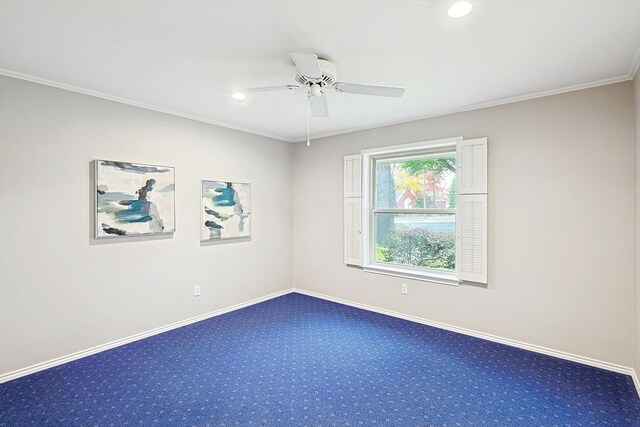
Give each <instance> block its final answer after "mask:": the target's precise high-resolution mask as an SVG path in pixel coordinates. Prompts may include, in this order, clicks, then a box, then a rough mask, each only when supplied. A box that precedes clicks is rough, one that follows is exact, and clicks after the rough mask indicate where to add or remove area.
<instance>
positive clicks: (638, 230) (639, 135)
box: [633, 72, 640, 378]
mask: <svg viewBox="0 0 640 427" xmlns="http://www.w3.org/2000/svg"><path fill="white" fill-rule="evenodd" d="M633 93H634V101H635V129H634V139H635V199H634V208H635V209H634V212H635V239H636V240H635V242H636V243H635V278H634V279H635V280H634V282H635V324H634V330H633V342H634V354H635V357H634V365H633V368H634V369H635V371H636V375H637V376H638V377H639V378H640V72H637V73H636V77H635V79H634V80H633Z"/></svg>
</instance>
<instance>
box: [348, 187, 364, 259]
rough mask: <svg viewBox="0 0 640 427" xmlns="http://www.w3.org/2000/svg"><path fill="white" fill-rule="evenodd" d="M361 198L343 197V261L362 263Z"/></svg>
mask: <svg viewBox="0 0 640 427" xmlns="http://www.w3.org/2000/svg"><path fill="white" fill-rule="evenodd" d="M361 209H362V199H361V198H360V197H345V199H344V263H345V264H349V265H362V232H361V221H362V210H361Z"/></svg>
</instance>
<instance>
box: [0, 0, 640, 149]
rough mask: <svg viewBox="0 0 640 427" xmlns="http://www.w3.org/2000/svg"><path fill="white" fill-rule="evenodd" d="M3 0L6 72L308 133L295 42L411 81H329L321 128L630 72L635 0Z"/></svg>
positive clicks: (356, 76) (246, 126)
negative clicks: (399, 93)
mask: <svg viewBox="0 0 640 427" xmlns="http://www.w3.org/2000/svg"><path fill="white" fill-rule="evenodd" d="M451 3H452V1H421V0H412V1H400V0H394V1H368V2H365V1H266V0H263V1H260V0H258V1H210V2H199V1H167V2H154V1H122V2H117V1H116V2H113V1H111V2H106V1H103V2H98V1H92V2H89V1H64V2H62V1H49V2H27V1H16V2H14V1H1V2H0V68H1V69H2V70H0V73H3V74H7V75H13V76H18V77H22V78H30V79H32V80H36V81H41V82H46V83H49V84H54V85H59V86H62V87H67V88H71V89H74V90H81V91H86V92H91V93H94V94H97V95H100V96H104V97H107V98H110V99H116V100H127V101H128V102H131V103H133V104H136V105H144V106H147V107H150V108H154V109H158V110H161V111H167V112H173V113H174V114H179V115H183V116H188V117H193V118H197V119H200V120H204V121H208V122H212V123H216V124H221V125H223V126H228V127H232V128H238V129H242V130H246V131H248V132H253V133H257V134H262V135H267V136H271V137H274V138H278V139H282V140H285V141H298V140H303V139H304V140H306V125H307V120H306V113H307V109H306V92H305V91H304V90H298V91H291V92H287V91H284V92H271V93H259V94H253V95H252V96H251V97H250V98H249V99H248V100H246V101H244V102H239V101H235V100H233V99H231V98H230V97H229V95H228V93H227V90H228V89H232V88H246V87H255V86H271V85H284V84H293V83H295V82H294V80H293V76H294V68H293V62H292V61H291V59H290V57H289V55H288V52H289V51H303V52H313V53H316V54H318V56H321V57H325V58H327V59H330V60H331V61H333V62H334V63H335V64H336V65H337V66H338V80H340V81H345V82H351V83H364V84H379V85H390V86H404V87H406V93H405V96H404V97H403V98H400V99H392V98H379V97H371V96H362V95H351V94H339V93H336V92H333V91H330V92H329V93H328V94H327V97H328V102H329V112H330V117H329V118H317V119H312V120H311V134H312V137H313V136H320V135H330V134H337V133H344V132H348V131H351V130H356V129H364V128H370V127H376V126H380V125H384V124H391V123H397V122H402V121H407V120H412V119H417V118H421V117H428V116H432V115H437V114H442V113H445V112H451V111H457V110H462V109H467V108H470V107H473V106H478V105H484V104H489V103H495V102H499V101H503V100H506V99H512V98H522V97H529V96H532V95H536V94H540V93H547V92H553V91H560V90H563V89H566V88H571V87H583V86H590V85H592V84H594V83H596V82H597V84H600V83H603V82H613V81H620V80H626V79H629V78H630V77H631V73H632V72H633V71H634V70H635V69H636V68H637V64H638V61H639V59H638V52H639V48H640V1H614V0H608V1H607V0H603V1H513V0H511V1H479V0H476V1H472V3H473V4H474V9H473V11H472V12H471V14H470V15H468V16H467V17H464V18H460V19H451V18H449V17H448V16H447V14H446V10H447V8H448V6H449V5H450V4H451Z"/></svg>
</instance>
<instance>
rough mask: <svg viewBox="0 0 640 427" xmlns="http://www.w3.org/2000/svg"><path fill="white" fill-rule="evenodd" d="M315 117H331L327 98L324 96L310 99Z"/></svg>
mask: <svg viewBox="0 0 640 427" xmlns="http://www.w3.org/2000/svg"><path fill="white" fill-rule="evenodd" d="M309 103H310V104H311V112H312V113H313V117H329V109H328V108H327V98H326V97H325V96H324V95H320V96H312V97H309Z"/></svg>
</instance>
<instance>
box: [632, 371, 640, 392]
mask: <svg viewBox="0 0 640 427" xmlns="http://www.w3.org/2000/svg"><path fill="white" fill-rule="evenodd" d="M631 378H633V384H634V385H635V386H636V391H637V392H638V397H640V379H638V373H637V372H636V371H635V370H634V371H633V373H632V374H631Z"/></svg>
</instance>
